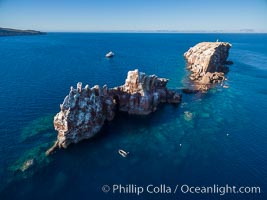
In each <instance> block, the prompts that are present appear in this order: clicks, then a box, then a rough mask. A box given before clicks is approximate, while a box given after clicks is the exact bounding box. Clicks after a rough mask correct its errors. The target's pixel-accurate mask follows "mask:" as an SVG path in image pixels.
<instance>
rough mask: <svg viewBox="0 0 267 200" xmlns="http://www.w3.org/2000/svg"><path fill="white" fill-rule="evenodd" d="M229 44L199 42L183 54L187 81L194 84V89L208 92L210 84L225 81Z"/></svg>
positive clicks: (229, 62) (228, 63) (227, 69)
mask: <svg viewBox="0 0 267 200" xmlns="http://www.w3.org/2000/svg"><path fill="white" fill-rule="evenodd" d="M231 46H232V45H231V44H230V43H227V42H201V43H198V44H197V45H195V46H194V47H191V48H190V49H189V50H188V51H187V52H185V53H184V57H185V59H186V61H187V68H188V69H189V70H190V72H191V74H190V76H189V79H190V80H191V81H193V82H194V83H195V89H198V90H208V89H209V88H210V87H211V86H212V84H214V83H220V82H222V81H224V80H225V74H226V73H227V72H228V71H229V68H228V67H227V66H226V65H230V64H232V63H233V62H231V61H227V58H228V55H229V49H230V48H231Z"/></svg>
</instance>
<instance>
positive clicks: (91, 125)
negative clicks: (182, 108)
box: [46, 69, 181, 155]
mask: <svg viewBox="0 0 267 200" xmlns="http://www.w3.org/2000/svg"><path fill="white" fill-rule="evenodd" d="M167 82H168V79H165V78H158V77H157V76H156V75H146V74H145V73H142V72H139V71H138V70H137V69H136V70H134V71H129V72H128V75H127V78H126V80H125V84H124V85H122V86H118V87H115V88H111V89H109V88H108V87H107V86H106V85H104V86H103V87H102V88H101V87H100V86H99V85H95V86H94V87H92V88H90V87H89V85H86V86H85V87H82V83H81V82H79V83H77V87H76V89H74V88H73V87H71V88H70V92H69V94H68V95H67V96H66V97H65V99H64V101H63V103H62V104H60V112H59V113H57V115H56V116H55V117H54V127H55V130H56V131H58V136H57V141H56V142H55V143H54V145H53V146H52V147H51V148H50V149H49V150H47V152H46V154H47V155H49V154H51V153H52V152H53V151H54V150H55V149H56V148H61V147H63V148H67V147H68V145H69V144H71V143H77V142H79V141H81V140H84V139H88V138H91V137H93V136H94V135H95V134H96V133H98V132H99V131H100V129H101V128H102V126H103V125H104V123H105V121H111V120H112V119H113V118H114V116H115V114H116V113H117V112H118V111H122V112H128V113H129V114H134V115H148V114H150V113H151V112H154V111H155V110H157V106H158V105H159V104H160V103H175V104H177V103H179V102H180V101H181V95H180V94H178V93H177V92H176V91H175V90H168V89H167V87H166V85H167Z"/></svg>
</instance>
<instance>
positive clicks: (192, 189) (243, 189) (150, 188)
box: [102, 184, 261, 196]
mask: <svg viewBox="0 0 267 200" xmlns="http://www.w3.org/2000/svg"><path fill="white" fill-rule="evenodd" d="M102 191H103V192H104V193H112V194H136V195H140V194H143V193H148V194H176V193H177V194H178V193H181V194H218V195H221V196H223V195H226V194H260V193H261V189H260V187H259V186H234V185H228V184H226V185H217V184H214V185H211V186H193V185H187V184H182V185H175V186H169V185H166V184H161V185H153V184H149V185H147V186H139V185H135V184H128V185H122V184H113V185H103V186H102Z"/></svg>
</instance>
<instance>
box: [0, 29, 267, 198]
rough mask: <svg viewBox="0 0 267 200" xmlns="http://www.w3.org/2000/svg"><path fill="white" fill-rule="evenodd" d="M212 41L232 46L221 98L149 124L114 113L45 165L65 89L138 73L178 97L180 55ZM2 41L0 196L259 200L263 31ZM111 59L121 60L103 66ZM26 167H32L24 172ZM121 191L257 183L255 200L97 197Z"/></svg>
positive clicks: (195, 101)
mask: <svg viewBox="0 0 267 200" xmlns="http://www.w3.org/2000/svg"><path fill="white" fill-rule="evenodd" d="M217 38H219V40H221V41H228V42H230V43H232V45H233V47H232V49H231V50H230V57H229V60H232V61H234V65H232V66H231V67H230V72H229V74H228V75H227V78H228V81H227V85H229V86H230V87H229V88H228V89H225V88H220V87H218V88H214V89H212V90H210V91H209V92H208V93H206V94H193V95H183V102H182V103H181V104H180V105H179V106H172V105H162V106H161V107H160V108H159V109H158V110H157V111H156V112H155V113H153V114H152V115H150V116H147V117H136V116H128V115H126V114H121V115H119V116H117V117H116V119H115V120H114V121H112V122H111V123H107V124H106V125H105V127H104V128H103V130H102V131H101V133H100V134H98V136H97V137H95V138H93V139H91V140H87V141H83V142H81V143H79V144H77V145H72V146H70V148H68V149H67V150H60V151H58V152H57V153H56V154H53V155H52V156H51V157H49V158H46V157H45V156H44V152H45V150H46V149H47V148H48V147H49V146H50V145H51V144H52V143H53V141H54V140H55V139H56V134H57V133H56V132H55V131H54V129H53V116H54V115H55V114H56V113H57V112H58V111H59V104H60V103H61V102H62V101H63V99H64V97H65V96H66V94H67V93H68V91H69V87H70V86H71V85H76V83H77V82H78V81H82V82H83V83H84V84H85V83H88V84H89V85H90V86H93V85H94V84H100V85H104V84H108V86H110V87H113V86H116V85H122V84H123V83H124V80H125V78H126V75H127V71H128V70H132V69H136V68H138V69H139V70H140V71H143V72H145V73H147V74H157V75H158V76H159V77H166V78H169V79H170V80H169V83H168V86H169V87H170V88H177V89H179V88H181V87H183V85H184V84H185V83H186V82H187V79H186V73H187V72H186V70H185V62H184V59H183V53H184V52H185V51H187V50H188V48H189V47H191V46H193V45H195V44H196V43H198V42H201V41H216V40H217ZM0 44H1V45H0V55H1V59H0V69H1V70H0V77H1V84H0V90H1V95H0V144H1V145H0V156H1V159H0V166H1V168H0V191H1V192H0V199H37V198H38V199H61V198H64V199H73V198H76V199H135V198H138V199H162V198H167V199H203V198H205V199H219V198H225V199H266V191H267V185H266V183H267V151H266V146H267V135H266V130H267V124H266V111H267V103H266V102H267V101H266V100H267V89H266V84H267V67H266V63H267V53H266V52H267V47H266V45H265V44H267V35H266V34H115V33H113V34H111V33H110V34H108V33H49V34H48V35H44V36H34V37H27V36H25V37H24V36H23V37H2V38H0ZM110 50H112V51H114V52H115V53H116V56H115V57H114V58H113V59H106V58H105V57H104V55H105V53H106V52H108V51H110ZM184 112H190V113H192V118H188V117H187V116H186V115H185V114H184ZM180 144H181V145H180ZM119 148H122V149H125V150H127V151H129V152H130V154H129V157H127V158H126V159H125V158H122V157H120V156H119V155H118V153H117V151H118V149H119ZM31 158H34V159H35V165H34V166H33V168H31V169H29V170H27V171H25V172H24V173H21V172H20V171H19V170H18V169H19V168H20V167H21V166H22V164H23V162H25V161H26V160H27V159H31ZM118 183H120V184H136V185H142V186H145V185H147V184H154V185H159V184H167V185H171V186H175V185H176V184H179V185H182V184H188V185H190V184H191V185H195V186H205V185H213V184H219V185H225V184H229V185H237V186H259V187H261V192H262V194H260V195H241V194H238V195H228V196H227V195H226V196H218V195H203V194H202V195H201V194H194V195H190V194H181V193H178V194H176V195H166V194H165V195H151V194H142V195H140V196H136V195H134V194H128V195H127V194H126V195H122V194H120V195H119V194H110V193H109V194H104V193H103V192H102V191H101V187H102V185H104V184H108V185H112V184H118Z"/></svg>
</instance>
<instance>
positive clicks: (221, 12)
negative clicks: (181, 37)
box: [0, 0, 267, 32]
mask: <svg viewBox="0 0 267 200" xmlns="http://www.w3.org/2000/svg"><path fill="white" fill-rule="evenodd" d="M0 27H11V28H19V29H37V30H42V31H118V30H137V31H138V30H145V31H153V30H180V31H184V30H187V31H194V30H207V31H212V30H223V31H237V30H240V29H254V30H255V31H257V32H267V0H0Z"/></svg>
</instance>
